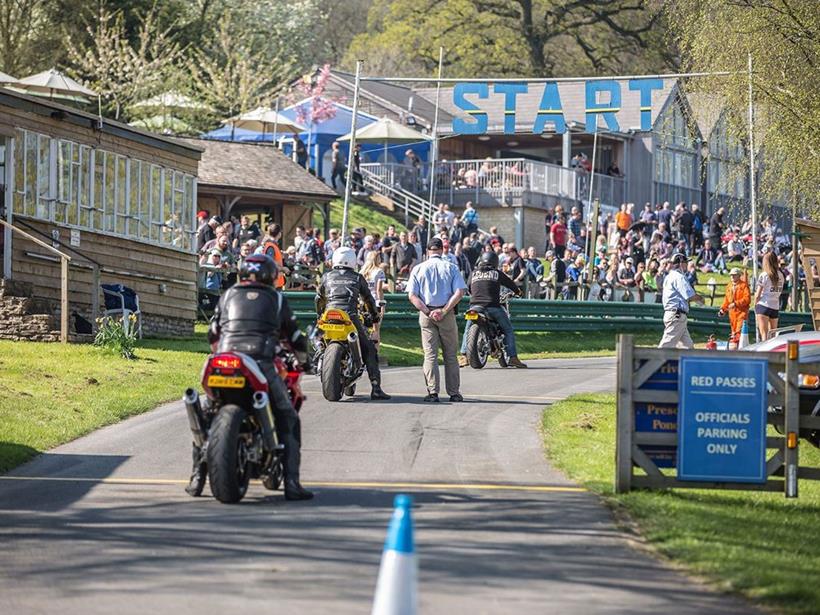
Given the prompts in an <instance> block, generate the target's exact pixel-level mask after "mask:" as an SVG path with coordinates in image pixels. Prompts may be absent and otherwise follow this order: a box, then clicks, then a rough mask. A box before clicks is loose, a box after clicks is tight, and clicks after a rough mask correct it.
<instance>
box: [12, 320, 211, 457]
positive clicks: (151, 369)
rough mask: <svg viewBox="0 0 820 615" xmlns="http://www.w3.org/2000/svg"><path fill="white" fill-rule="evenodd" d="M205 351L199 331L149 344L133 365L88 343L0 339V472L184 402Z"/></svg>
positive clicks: (139, 349)
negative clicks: (164, 404)
mask: <svg viewBox="0 0 820 615" xmlns="http://www.w3.org/2000/svg"><path fill="white" fill-rule="evenodd" d="M207 350H208V345H207V342H206V340H205V336H204V332H202V331H199V332H198V333H197V336H196V337H195V338H191V339H187V340H144V341H142V342H140V343H139V345H138V347H137V359H136V360H133V361H128V360H126V359H122V358H121V357H119V356H118V355H117V354H114V353H111V352H108V351H106V350H103V349H101V348H97V347H94V346H90V345H85V344H69V345H66V346H63V345H61V344H46V343H37V342H9V341H0V374H2V377H0V472H5V471H7V470H9V469H11V468H13V467H14V466H16V465H19V464H21V463H23V462H25V461H27V460H29V459H30V458H32V457H33V456H34V455H36V454H37V453H40V452H42V451H45V450H47V449H49V448H52V447H54V446H57V445H58V444H62V443H64V442H68V441H70V440H73V439H75V438H78V437H80V436H82V435H84V434H86V433H89V432H91V431H93V430H95V429H98V428H99V427H102V426H104V425H109V424H111V423H116V422H117V421H120V420H122V419H123V418H126V417H128V416H132V415H135V414H139V413H141V412H145V411H147V410H150V409H152V408H154V407H155V406H157V405H158V404H160V403H162V402H166V401H169V400H172V399H175V398H177V397H180V396H181V395H182V391H183V390H184V389H185V388H186V387H189V386H191V384H195V383H196V382H197V379H198V375H199V370H200V369H201V368H202V361H203V357H204V353H206V352H207Z"/></svg>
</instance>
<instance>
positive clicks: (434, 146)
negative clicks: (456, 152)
mask: <svg viewBox="0 0 820 615" xmlns="http://www.w3.org/2000/svg"><path fill="white" fill-rule="evenodd" d="M443 66H444V47H439V48H438V81H437V82H436V111H435V114H434V115H433V140H432V141H431V142H430V177H429V178H428V181H429V182H430V200H429V205H428V211H427V241H430V237H431V236H432V234H433V199H434V198H435V194H436V192H435V191H436V160H437V158H438V110H439V100H440V98H441V70H442V67H443ZM422 213H424V212H422Z"/></svg>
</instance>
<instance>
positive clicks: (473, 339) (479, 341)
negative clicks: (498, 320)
mask: <svg viewBox="0 0 820 615" xmlns="http://www.w3.org/2000/svg"><path fill="white" fill-rule="evenodd" d="M489 355H490V342H489V340H488V339H487V332H486V331H485V330H484V327H483V326H482V325H473V326H472V327H470V330H469V331H468V332H467V360H468V361H469V362H470V367H472V368H473V369H481V368H482V367H484V366H485V365H487V357H488V356H489Z"/></svg>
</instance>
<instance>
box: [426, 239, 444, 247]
mask: <svg viewBox="0 0 820 615" xmlns="http://www.w3.org/2000/svg"><path fill="white" fill-rule="evenodd" d="M427 249H428V250H443V249H444V244H443V243H442V241H441V239H439V238H438V237H433V238H432V239H431V240H430V241H429V242H427Z"/></svg>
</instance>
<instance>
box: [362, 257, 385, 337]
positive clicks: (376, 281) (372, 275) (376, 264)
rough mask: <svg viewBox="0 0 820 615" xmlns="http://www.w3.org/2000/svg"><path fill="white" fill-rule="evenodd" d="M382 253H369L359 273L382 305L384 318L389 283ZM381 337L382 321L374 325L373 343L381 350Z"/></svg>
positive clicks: (377, 303)
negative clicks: (385, 290) (385, 297)
mask: <svg viewBox="0 0 820 615" xmlns="http://www.w3.org/2000/svg"><path fill="white" fill-rule="evenodd" d="M380 261H381V253H380V252H375V251H374V252H370V253H368V255H367V257H365V259H364V265H362V269H361V271H360V272H359V273H361V274H362V277H363V278H364V279H365V281H366V282H367V286H368V288H370V294H371V295H373V298H374V299H375V300H376V305H380V306H382V307H381V308H380V309H379V311H380V312H381V317H382V318H384V305H383V304H384V288H385V286H386V285H387V276H386V275H385V273H384V269H383V268H382V267H383V266H382V264H381V262H380ZM380 338H381V322H378V323H376V325H375V326H374V327H373V344H374V345H375V346H376V350H377V351H378V350H379V340H380Z"/></svg>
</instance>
